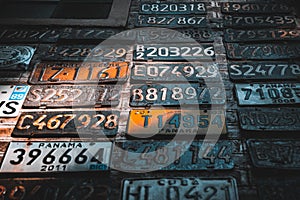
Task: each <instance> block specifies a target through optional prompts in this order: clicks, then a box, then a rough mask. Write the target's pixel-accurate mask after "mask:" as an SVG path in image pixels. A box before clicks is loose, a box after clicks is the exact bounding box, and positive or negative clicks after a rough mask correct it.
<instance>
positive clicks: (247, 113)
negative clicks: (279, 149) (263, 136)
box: [238, 108, 300, 132]
mask: <svg viewBox="0 0 300 200" xmlns="http://www.w3.org/2000/svg"><path fill="white" fill-rule="evenodd" d="M238 114H239V122H240V126H241V128H242V129H243V130H247V131H264V132H266V131H281V132H282V131H299V130H300V109H298V108H239V110H238Z"/></svg>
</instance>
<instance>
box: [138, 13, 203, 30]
mask: <svg viewBox="0 0 300 200" xmlns="http://www.w3.org/2000/svg"><path fill="white" fill-rule="evenodd" d="M135 26H136V27H149V26H153V27H166V28H182V27H198V28H207V18H206V16H203V15H202V16H201V15H153V16H152V15H137V19H136V24H135Z"/></svg>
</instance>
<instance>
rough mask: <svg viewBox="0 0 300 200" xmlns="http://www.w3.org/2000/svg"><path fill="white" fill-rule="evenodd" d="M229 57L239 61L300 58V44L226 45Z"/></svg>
mask: <svg viewBox="0 0 300 200" xmlns="http://www.w3.org/2000/svg"><path fill="white" fill-rule="evenodd" d="M225 47H226V53H227V57H228V58H230V59H237V60H245V59H252V60H279V59H291V58H299V57H300V56H299V55H300V44H297V43H293V44H292V43H288V44H285V43H277V44H238V43H228V44H226V45H225Z"/></svg>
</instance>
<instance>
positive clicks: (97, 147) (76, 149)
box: [0, 142, 112, 173]
mask: <svg viewBox="0 0 300 200" xmlns="http://www.w3.org/2000/svg"><path fill="white" fill-rule="evenodd" d="M111 147H112V143H111V142H91V143H90V142H32V143H30V145H28V143H27V142H11V143H10V145H9V148H8V150H7V152H6V154H5V157H4V160H3V163H2V166H1V169H0V171H1V172H13V173H22V172H58V171H93V170H107V169H108V167H109V163H110V152H111Z"/></svg>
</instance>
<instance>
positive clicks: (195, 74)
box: [131, 62, 220, 82]
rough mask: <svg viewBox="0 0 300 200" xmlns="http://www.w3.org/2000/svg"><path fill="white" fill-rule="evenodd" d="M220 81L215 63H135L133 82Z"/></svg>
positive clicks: (132, 71)
mask: <svg viewBox="0 0 300 200" xmlns="http://www.w3.org/2000/svg"><path fill="white" fill-rule="evenodd" d="M214 78H215V79H216V80H219V78H220V75H219V69H218V67H217V66H216V65H215V64H214V63H196V62H195V63H176V64H174V63H173V62H172V63H166V62H161V63H157V62H155V63H135V64H134V65H133V67H132V69H131V81H140V82H145V81H148V82H149V81H158V82H175V81H176V82H187V81H189V82H204V81H205V79H210V80H211V79H214Z"/></svg>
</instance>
